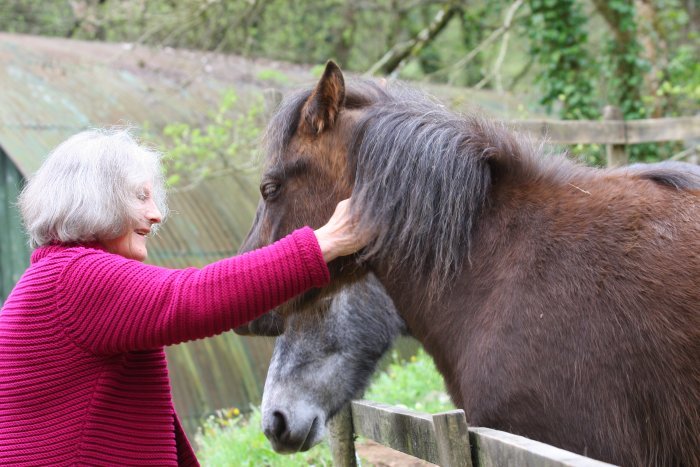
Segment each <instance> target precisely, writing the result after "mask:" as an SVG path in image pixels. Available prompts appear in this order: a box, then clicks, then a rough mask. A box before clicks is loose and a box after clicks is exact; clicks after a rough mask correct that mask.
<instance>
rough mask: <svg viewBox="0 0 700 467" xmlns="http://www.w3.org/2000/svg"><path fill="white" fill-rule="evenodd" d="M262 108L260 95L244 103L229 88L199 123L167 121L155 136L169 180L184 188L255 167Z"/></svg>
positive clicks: (262, 123) (262, 121) (262, 122)
mask: <svg viewBox="0 0 700 467" xmlns="http://www.w3.org/2000/svg"><path fill="white" fill-rule="evenodd" d="M272 76H275V77H276V79H280V78H279V76H278V75H272ZM263 110H264V106H263V99H262V97H261V96H257V97H255V98H253V100H252V102H251V103H249V104H248V105H247V106H244V105H242V104H241V103H240V102H239V98H238V95H237V94H236V92H235V91H234V90H232V89H230V90H228V91H225V92H224V93H223V95H222V97H221V102H220V104H219V107H218V108H217V110H216V111H215V112H213V113H211V114H210V115H209V116H208V117H207V118H206V119H205V121H203V122H201V123H200V124H199V125H192V124H190V123H186V122H176V123H170V124H168V125H166V126H165V127H164V128H163V130H162V133H161V134H160V135H158V136H156V137H154V138H155V139H156V140H157V141H158V143H159V145H160V146H162V147H163V151H164V153H165V157H164V159H163V165H164V167H165V171H166V174H167V181H168V184H169V185H170V186H173V187H178V188H183V187H188V186H192V185H195V184H197V183H199V182H200V181H201V180H203V179H205V178H207V177H211V176H215V175H217V174H221V173H227V172H231V171H237V172H251V171H254V170H256V169H257V162H256V161H257V155H258V147H259V145H260V138H261V135H262V131H263V129H264V125H265V121H264V114H263Z"/></svg>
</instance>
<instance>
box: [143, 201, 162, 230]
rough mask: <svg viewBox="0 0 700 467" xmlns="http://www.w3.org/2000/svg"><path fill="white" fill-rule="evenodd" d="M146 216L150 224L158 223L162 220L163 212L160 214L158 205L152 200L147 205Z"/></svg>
mask: <svg viewBox="0 0 700 467" xmlns="http://www.w3.org/2000/svg"><path fill="white" fill-rule="evenodd" d="M146 218H147V219H148V221H149V222H150V223H151V224H160V223H161V221H162V220H163V214H161V212H160V209H158V206H156V203H154V202H153V201H151V202H150V204H149V206H148V211H147V212H146Z"/></svg>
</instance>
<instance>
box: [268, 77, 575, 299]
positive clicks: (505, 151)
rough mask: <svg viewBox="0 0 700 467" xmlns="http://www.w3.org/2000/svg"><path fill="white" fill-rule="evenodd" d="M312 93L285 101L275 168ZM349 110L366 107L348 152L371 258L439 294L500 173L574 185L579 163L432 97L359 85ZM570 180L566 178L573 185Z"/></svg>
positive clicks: (274, 128) (275, 136) (275, 122)
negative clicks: (552, 154)
mask: <svg viewBox="0 0 700 467" xmlns="http://www.w3.org/2000/svg"><path fill="white" fill-rule="evenodd" d="M311 92H312V91H311V90H310V89H307V90H303V91H299V92H297V93H295V94H293V95H291V96H290V97H288V98H287V99H285V100H284V101H283V102H282V104H281V105H280V108H279V109H278V111H277V113H276V114H275V116H274V117H273V119H272V121H271V123H270V125H269V127H268V131H267V133H266V135H265V147H266V153H267V158H268V159H267V163H268V164H271V163H272V164H274V163H277V162H278V161H279V159H280V158H281V157H282V155H283V154H284V153H285V150H286V149H287V147H288V145H289V143H290V141H291V139H292V138H293V137H294V135H295V132H296V130H297V127H298V126H299V122H300V114H301V109H302V107H303V105H304V102H305V101H306V100H307V99H308V97H309V96H310V95H311ZM343 108H364V109H366V110H365V112H363V114H362V117H361V118H360V120H359V122H358V124H357V126H356V129H355V132H354V134H353V135H352V137H351V139H350V145H349V148H348V151H349V152H348V164H349V173H351V174H354V176H355V180H354V181H355V184H354V189H353V193H352V202H353V206H352V209H353V212H354V213H355V215H356V216H357V218H358V220H359V225H360V227H361V228H365V229H367V230H368V231H370V232H372V234H373V235H372V237H373V240H372V241H371V242H370V244H369V245H367V247H366V248H365V250H364V252H363V254H362V259H364V260H378V261H381V263H382V265H383V266H384V267H386V268H388V269H389V270H390V271H391V270H396V269H398V268H402V269H405V270H410V271H412V273H413V276H414V279H416V280H423V281H424V280H427V281H429V283H430V285H431V287H430V288H429V290H432V291H435V292H439V291H440V290H442V289H443V288H444V285H445V284H448V283H449V282H450V281H449V280H448V279H449V278H450V276H452V275H453V274H454V273H455V272H457V271H458V270H459V269H460V267H461V265H462V262H463V261H464V259H465V258H468V257H469V249H470V238H471V231H472V228H473V227H474V225H475V222H476V219H477V218H478V216H479V214H480V212H481V211H482V209H483V208H484V206H485V205H486V204H487V202H488V197H489V194H490V189H491V184H492V173H493V170H494V168H496V167H497V170H498V171H499V172H501V173H517V174H518V177H519V178H520V179H534V178H540V177H552V178H554V179H556V178H559V179H560V180H559V181H560V182H565V181H567V180H568V178H570V177H571V174H572V172H574V173H576V172H577V171H576V170H573V171H572V170H571V167H572V164H573V163H572V162H570V161H568V160H567V159H566V158H564V157H553V158H547V159H543V158H542V157H538V156H537V154H538V153H542V150H541V147H539V146H536V145H535V144H534V143H533V142H532V141H531V140H530V139H528V138H526V137H524V136H517V137H516V136H515V135H514V134H513V133H512V132H511V131H510V130H508V129H507V128H506V127H505V126H504V125H503V124H500V123H497V122H494V121H491V120H487V119H485V118H482V117H479V116H476V115H470V116H462V115H458V114H455V113H453V112H451V111H449V110H448V109H447V108H446V107H445V106H444V105H442V104H440V103H439V102H437V101H435V100H434V99H432V98H431V97H429V96H427V95H426V94H425V93H423V92H421V91H419V90H416V89H413V88H410V87H405V86H401V85H397V84H394V85H392V87H391V88H390V89H384V88H381V87H379V86H378V85H376V84H375V83H373V82H370V81H354V82H353V83H352V84H351V85H349V86H348V87H347V89H346V98H345V102H344V106H343ZM564 178H567V180H564Z"/></svg>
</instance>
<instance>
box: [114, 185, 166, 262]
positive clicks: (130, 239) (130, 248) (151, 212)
mask: <svg viewBox="0 0 700 467" xmlns="http://www.w3.org/2000/svg"><path fill="white" fill-rule="evenodd" d="M152 191H153V185H152V184H151V183H148V184H146V186H144V187H143V191H142V192H141V193H139V195H138V209H137V219H138V221H137V223H136V225H135V226H130V227H129V228H128V229H127V230H126V231H125V232H124V233H123V234H122V235H120V236H119V237H117V238H113V239H111V240H103V241H102V242H101V243H102V245H103V246H104V247H105V249H106V250H107V251H108V252H110V253H114V254H117V255H121V256H123V257H125V258H129V259H135V260H137V261H145V260H146V258H147V257H148V250H147V249H146V242H147V241H148V234H149V233H151V226H152V225H153V224H158V223H159V222H160V221H161V220H162V214H161V212H160V210H159V209H158V206H156V203H155V202H154V201H153V193H152Z"/></svg>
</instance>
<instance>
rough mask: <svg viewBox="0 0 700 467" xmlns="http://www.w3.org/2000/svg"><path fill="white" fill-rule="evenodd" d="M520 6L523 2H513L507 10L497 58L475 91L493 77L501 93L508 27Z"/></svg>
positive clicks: (508, 33)
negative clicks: (502, 67)
mask: <svg viewBox="0 0 700 467" xmlns="http://www.w3.org/2000/svg"><path fill="white" fill-rule="evenodd" d="M522 4H523V0H515V2H513V4H512V5H511V6H510V7H509V8H508V11H507V12H506V16H505V18H504V20H503V26H502V29H503V31H504V33H503V40H502V41H501V49H500V50H499V51H498V57H496V61H495V62H494V64H493V68H492V69H491V73H489V74H488V75H486V76H485V77H484V79H482V80H481V81H480V82H479V83H478V84H477V85H476V86H475V88H476V89H481V88H482V87H483V86H484V85H485V84H486V83H488V82H489V80H490V79H491V78H494V77H495V82H496V91H497V92H499V93H503V82H502V81H501V66H503V61H504V60H505V58H506V52H507V50H508V40H509V39H510V27H511V24H512V22H513V16H514V15H515V12H516V11H518V8H520V7H521V6H522Z"/></svg>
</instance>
